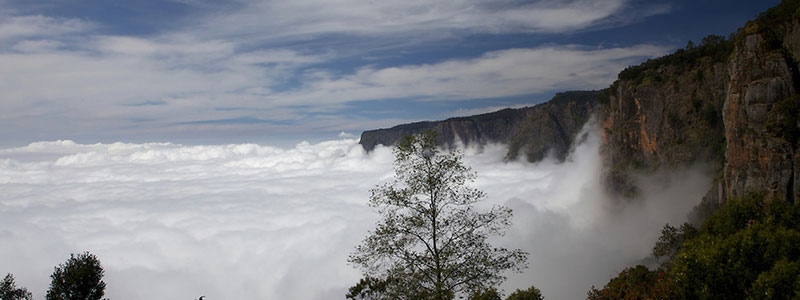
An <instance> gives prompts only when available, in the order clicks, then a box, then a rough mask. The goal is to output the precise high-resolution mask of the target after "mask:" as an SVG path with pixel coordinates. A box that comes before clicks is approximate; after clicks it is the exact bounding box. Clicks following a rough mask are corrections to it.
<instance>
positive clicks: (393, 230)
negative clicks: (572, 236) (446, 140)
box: [347, 131, 527, 300]
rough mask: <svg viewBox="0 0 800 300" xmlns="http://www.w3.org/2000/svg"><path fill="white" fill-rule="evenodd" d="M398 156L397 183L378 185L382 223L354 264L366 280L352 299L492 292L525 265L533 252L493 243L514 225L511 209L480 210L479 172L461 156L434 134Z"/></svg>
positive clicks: (416, 138)
mask: <svg viewBox="0 0 800 300" xmlns="http://www.w3.org/2000/svg"><path fill="white" fill-rule="evenodd" d="M394 154H395V163H394V164H395V180H394V182H392V183H386V184H383V185H379V186H378V187H376V188H375V189H373V190H372V196H371V197H370V205H371V206H373V207H377V208H378V209H379V212H380V213H381V214H382V215H383V220H382V221H380V222H379V223H378V224H377V226H376V228H375V229H374V230H373V231H371V232H370V234H369V236H367V237H366V238H365V239H364V241H363V242H362V244H361V245H359V246H357V247H356V251H355V252H354V253H353V254H351V255H350V258H349V262H350V263H351V264H353V265H355V266H357V267H359V268H361V269H362V270H363V271H364V272H365V273H366V279H365V280H362V281H361V282H360V283H359V284H358V285H356V286H354V287H353V288H351V289H350V293H349V294H348V295H347V296H348V298H350V299H435V300H444V299H453V298H455V296H456V295H469V294H470V293H472V292H474V291H481V290H487V289H489V288H491V287H493V286H496V285H498V284H500V283H501V282H502V281H504V280H505V277H504V276H503V275H502V273H503V272H504V271H507V270H512V271H520V270H521V269H522V268H524V267H526V261H527V253H525V252H523V251H522V250H519V249H517V250H507V249H505V248H498V247H493V246H492V245H490V244H489V243H488V242H487V239H488V238H489V237H490V236H493V235H502V234H503V233H504V231H505V229H506V228H508V226H510V225H511V222H510V218H511V210H510V209H508V208H506V207H502V206H495V207H493V208H491V209H490V210H488V211H479V210H477V209H476V208H475V207H474V204H475V203H477V202H478V201H480V200H481V199H482V198H483V197H484V193H483V192H482V191H480V190H477V189H473V188H469V187H467V186H466V184H467V183H468V182H472V181H473V180H474V179H475V173H473V172H472V171H471V169H470V168H469V167H467V166H464V164H463V163H462V161H461V158H462V155H461V154H460V152H458V151H457V150H451V151H448V152H442V151H440V150H439V149H438V147H437V144H436V133H435V132H432V131H429V132H426V133H424V134H420V135H413V136H406V137H405V139H404V140H403V141H402V142H401V143H400V144H399V145H398V146H397V148H395V150H394ZM360 291H364V292H360ZM367 292H368V293H367Z"/></svg>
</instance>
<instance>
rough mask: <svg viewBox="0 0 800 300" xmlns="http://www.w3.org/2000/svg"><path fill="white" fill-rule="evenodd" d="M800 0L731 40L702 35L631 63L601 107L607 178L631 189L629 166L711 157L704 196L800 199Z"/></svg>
mask: <svg viewBox="0 0 800 300" xmlns="http://www.w3.org/2000/svg"><path fill="white" fill-rule="evenodd" d="M798 15H800V1H784V2H783V3H781V4H780V5H778V6H776V7H774V8H772V9H770V10H769V11H767V12H765V13H763V14H761V15H760V16H759V18H757V19H756V20H754V21H750V22H748V23H747V25H746V26H745V27H744V28H742V29H740V30H739V31H738V32H737V33H736V34H735V35H732V36H731V37H730V38H729V39H724V38H722V37H715V36H709V37H708V38H706V39H704V40H703V42H702V43H701V45H700V46H699V47H696V48H692V47H688V48H687V49H682V50H679V51H678V52H676V53H674V54H672V55H668V56H665V57H662V58H658V59H654V60H650V61H648V62H646V63H644V64H642V65H639V66H635V67H631V68H628V69H626V70H624V71H623V72H621V73H620V75H619V79H618V80H617V81H616V82H615V83H614V84H613V85H612V87H611V88H609V90H608V92H609V99H610V101H609V103H608V104H607V105H605V106H604V107H603V109H602V113H601V115H602V119H603V127H604V133H603V138H604V145H603V151H604V154H605V155H606V157H607V158H608V160H607V162H608V170H609V173H608V174H609V176H608V179H609V186H611V187H612V189H613V190H615V191H617V192H619V193H622V194H626V195H631V194H635V192H636V188H635V187H634V186H632V184H631V183H630V180H629V179H628V174H630V172H631V171H634V170H639V171H645V172H648V171H654V170H659V169H668V168H674V167H680V166H685V165H687V164H691V163H692V162H695V161H700V160H702V161H712V162H713V163H714V169H715V171H716V178H715V186H714V188H712V190H711V191H709V193H708V194H707V196H706V199H705V200H706V202H711V203H715V204H716V203H719V202H723V201H724V200H725V199H727V197H730V196H735V197H741V196H743V195H744V194H745V192H747V191H750V190H758V191H764V192H766V193H767V195H768V196H778V197H782V198H783V199H786V200H788V201H792V202H794V201H795V200H796V199H798V188H800V181H798V175H799V174H798V167H799V166H800V164H799V163H800V161H798V157H797V154H798V132H800V131H799V130H798V128H800V127H798V126H800V124H798V112H799V111H800V103H799V101H798V96H797V91H798V88H800V76H798V58H800V26H799V25H798Z"/></svg>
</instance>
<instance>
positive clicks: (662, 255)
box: [653, 223, 697, 268]
mask: <svg viewBox="0 0 800 300" xmlns="http://www.w3.org/2000/svg"><path fill="white" fill-rule="evenodd" d="M696 235H697V228H694V226H692V225H691V224H689V223H684V224H683V225H681V227H680V228H675V227H672V226H670V225H669V224H666V225H664V228H663V229H661V237H659V238H658V241H657V242H656V245H655V246H653V256H655V257H656V259H659V260H660V261H661V262H662V267H665V268H668V267H670V266H671V264H672V260H673V259H674V258H675V256H676V255H678V252H680V251H681V249H683V243H684V242H685V241H687V240H689V239H691V238H693V237H695V236H696Z"/></svg>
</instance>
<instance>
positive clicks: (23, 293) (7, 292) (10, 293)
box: [0, 273, 33, 300]
mask: <svg viewBox="0 0 800 300" xmlns="http://www.w3.org/2000/svg"><path fill="white" fill-rule="evenodd" d="M0 300H33V296H32V295H31V293H30V292H28V290H27V289H26V288H18V287H17V285H16V283H14V275H11V273H8V274H6V277H5V278H3V282H0Z"/></svg>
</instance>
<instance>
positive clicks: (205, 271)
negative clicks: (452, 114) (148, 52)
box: [0, 131, 709, 300]
mask: <svg viewBox="0 0 800 300" xmlns="http://www.w3.org/2000/svg"><path fill="white" fill-rule="evenodd" d="M599 143H600V142H599V138H598V136H597V135H596V134H594V133H593V132H591V131H588V132H587V135H586V138H585V139H583V142H582V143H580V144H579V145H577V146H576V148H575V150H574V152H573V153H572V154H571V155H570V156H569V159H568V160H567V161H566V162H563V163H556V162H554V161H552V160H545V161H543V162H540V163H536V164H531V163H527V162H508V163H506V162H504V161H503V157H504V155H505V151H506V149H505V147H504V146H501V145H490V146H486V147H483V148H482V149H480V150H478V149H472V148H471V149H466V150H465V152H466V156H465V162H466V163H467V164H468V165H469V166H471V167H472V168H473V169H474V170H475V171H476V172H477V173H478V180H477V181H476V182H475V186H476V187H477V188H479V189H482V190H483V191H485V192H486V193H487V194H488V197H487V199H486V203H484V204H483V205H490V204H505V205H507V206H509V207H511V208H513V209H514V219H513V221H514V226H513V227H512V228H511V229H510V230H509V232H508V234H507V235H506V236H505V237H501V238H497V240H496V243H498V244H502V245H505V246H508V247H520V248H523V249H525V250H527V251H528V252H530V253H531V259H530V262H531V263H530V268H529V269H528V270H527V271H526V272H525V273H523V274H514V275H511V276H510V277H509V281H508V283H507V284H506V285H505V286H504V288H505V289H506V291H507V292H510V291H511V290H512V289H515V288H526V287H528V286H530V285H531V284H534V285H536V286H537V287H539V288H540V289H541V290H542V292H543V293H544V295H545V296H546V297H547V298H549V299H582V298H585V294H586V291H587V290H588V289H589V287H590V286H591V285H592V284H594V285H602V284H604V283H605V282H606V281H607V280H608V279H609V277H610V276H612V275H614V274H616V272H619V271H620V270H621V269H622V268H623V267H624V266H626V265H628V264H631V263H635V262H636V261H638V260H639V259H641V258H643V257H645V256H647V255H648V253H649V250H650V247H652V244H653V242H654V241H655V240H656V239H657V237H658V234H659V231H660V228H661V227H662V226H663V225H664V224H665V223H666V222H671V223H679V222H682V221H683V220H684V219H685V215H686V213H687V212H688V211H689V210H690V209H691V207H692V206H693V205H694V204H696V203H697V202H698V200H699V199H700V196H701V195H702V194H703V193H704V192H705V191H706V190H707V188H708V186H709V180H708V176H707V174H706V173H705V172H703V168H697V170H684V171H680V172H675V173H670V174H659V175H657V176H648V177H642V178H641V180H640V181H641V185H642V187H643V196H644V200H641V201H636V202H634V203H633V204H628V205H624V206H618V205H614V204H613V203H619V202H620V201H615V200H614V199H611V198H610V197H608V196H606V195H605V194H604V192H603V188H602V177H601V175H602V174H601V166H602V161H601V158H600V155H599ZM393 159H394V158H393V156H392V153H391V149H389V148H385V147H379V148H377V149H376V150H375V151H373V152H371V153H365V152H364V151H363V150H362V149H361V146H360V145H358V141H357V140H354V139H341V140H335V141H328V142H323V143H319V144H313V145H312V144H308V143H301V144H298V145H297V146H295V147H294V148H291V149H281V148H276V147H269V146H262V145H254V144H238V145H207V146H183V145H177V144H170V143H158V144H155V143H153V144H125V143H115V144H94V145H82V144H76V143H73V142H70V141H56V142H39V143H33V144H30V145H28V146H26V147H21V148H13V149H5V150H0V188H2V190H3V193H0V257H3V259H2V260H0V272H3V273H5V272H11V273H13V274H14V275H15V276H16V278H17V283H18V284H19V285H21V286H25V287H27V288H28V289H29V290H31V291H32V292H33V293H34V297H36V298H43V297H44V294H45V291H46V289H47V286H48V284H49V277H48V276H49V275H50V273H51V272H52V270H53V266H55V265H57V264H59V263H61V262H63V261H64V260H66V258H68V257H69V253H71V252H79V251H84V250H88V251H91V252H92V253H94V254H96V255H97V256H98V258H99V259H100V260H101V262H102V263H103V266H104V268H105V270H106V277H105V281H106V282H107V283H108V286H107V289H106V292H107V293H106V294H107V297H108V298H111V299H196V298H197V297H199V296H201V295H205V296H206V299H209V300H213V299H343V298H344V294H345V292H346V289H347V288H348V287H349V286H351V285H353V284H354V283H355V282H357V280H358V279H359V278H360V273H359V272H358V270H354V269H352V267H350V266H349V265H347V263H346V257H347V254H348V253H350V252H351V251H352V250H353V247H355V246H356V245H357V244H358V243H359V242H360V240H361V239H362V238H363V237H364V236H365V235H366V233H367V231H368V230H369V229H371V228H372V227H373V225H374V224H375V222H376V221H377V220H378V217H379V216H378V215H377V214H376V212H375V211H374V210H373V209H371V208H369V207H368V206H367V205H366V203H367V199H368V196H369V189H370V188H372V187H374V186H375V185H376V184H378V183H381V182H385V181H388V180H390V179H391V176H392V175H393V169H392V161H393Z"/></svg>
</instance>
